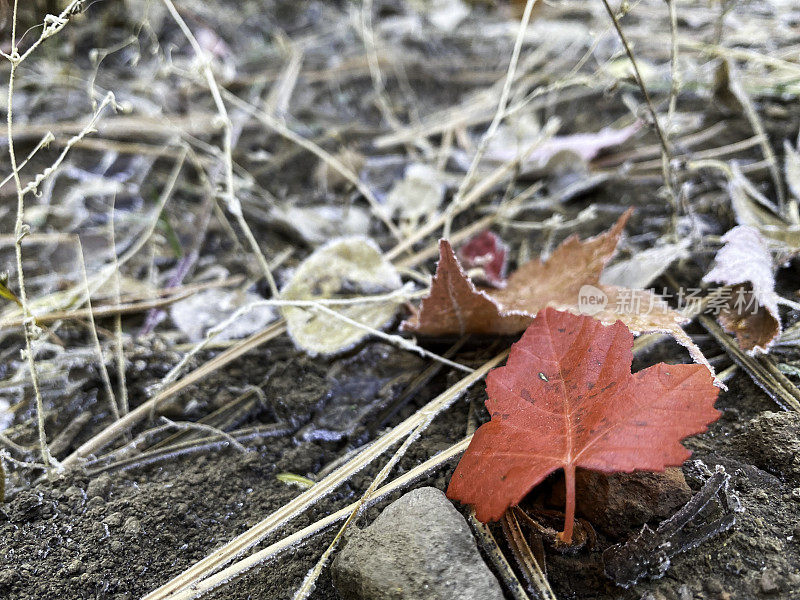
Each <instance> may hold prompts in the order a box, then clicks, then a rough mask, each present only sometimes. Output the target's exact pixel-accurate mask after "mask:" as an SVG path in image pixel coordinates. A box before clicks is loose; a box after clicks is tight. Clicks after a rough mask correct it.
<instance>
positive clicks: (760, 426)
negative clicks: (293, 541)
mask: <svg viewBox="0 0 800 600" xmlns="http://www.w3.org/2000/svg"><path fill="white" fill-rule="evenodd" d="M279 354H281V353H280V352H276V351H275V350H272V351H271V352H269V351H268V352H264V351H261V352H256V353H254V354H253V355H252V356H248V357H247V358H245V359H242V360H241V361H239V364H237V365H234V366H233V369H232V370H233V372H234V373H235V372H237V370H238V369H241V370H242V371H248V370H249V369H256V368H258V367H259V366H260V365H263V364H265V362H266V361H270V362H276V361H277V362H278V363H279V364H280V368H279V369H277V370H276V372H275V373H274V374H273V375H272V377H271V378H270V381H269V382H268V383H267V384H266V386H265V394H266V398H267V402H271V403H273V404H274V406H275V407H276V408H275V409H272V408H270V409H268V410H263V409H262V410H259V411H254V413H253V414H260V415H261V417H262V418H263V417H264V416H265V415H274V414H276V413H277V414H279V413H280V412H281V410H282V408H281V405H283V404H285V403H286V402H291V403H292V405H293V406H295V407H301V408H300V410H299V411H294V412H293V414H294V416H295V417H296V419H297V420H296V422H295V423H294V424H293V425H292V426H290V427H288V428H285V429H283V430H280V431H278V430H276V431H277V433H276V435H275V436H274V437H270V438H268V439H265V440H263V441H262V442H261V443H258V444H255V445H252V444H251V445H248V448H247V451H246V452H241V451H237V450H235V449H233V448H230V447H220V448H216V449H214V450H210V451H204V452H200V453H197V454H193V455H191V456H177V457H170V458H169V459H167V460H162V461H160V462H157V463H152V464H147V465H144V466H138V465H135V464H134V465H130V466H128V468H127V469H125V470H122V471H120V470H116V469H112V470H108V471H105V472H99V473H95V474H93V475H87V474H85V473H84V472H81V471H75V472H69V473H66V474H64V475H61V476H55V477H54V478H52V479H51V480H43V481H40V482H38V483H36V484H34V485H32V486H31V487H30V488H28V489H20V490H17V491H15V492H14V493H13V494H12V495H11V497H10V498H8V501H7V502H6V503H5V504H4V505H3V506H2V512H1V513H0V539H2V540H3V549H2V551H0V590H2V594H3V596H2V597H4V598H13V599H19V600H34V599H36V600H40V599H43V598H113V599H120V600H121V599H123V598H139V597H141V596H142V595H144V594H145V593H147V592H148V591H151V590H152V589H154V588H155V587H157V586H159V585H160V584H163V583H164V582H166V581H167V580H168V579H169V578H171V577H172V576H174V575H176V574H178V573H179V572H181V571H182V570H183V569H185V568H186V567H188V566H190V565H191V564H192V563H193V562H195V561H197V560H199V559H201V558H202V557H204V556H205V555H206V554H207V553H208V552H209V551H211V550H213V549H215V548H217V547H219V546H220V545H222V544H223V543H224V542H226V541H228V540H229V539H231V538H232V537H233V536H235V535H237V534H239V533H242V532H243V531H245V530H246V529H247V528H248V527H251V526H252V525H254V524H255V523H257V522H258V521H259V520H260V519H262V518H264V517H265V516H267V515H268V514H270V513H271V512H273V511H274V510H276V509H277V508H279V507H280V506H282V505H283V504H285V503H286V502H287V501H289V500H290V499H291V498H292V497H293V496H295V495H296V494H298V493H299V491H300V490H299V488H297V487H294V486H293V485H290V484H287V483H284V482H283V481H281V480H279V479H277V478H276V475H277V474H278V473H281V472H291V473H295V474H300V475H304V476H308V477H310V478H314V477H315V476H316V475H315V474H316V473H318V472H319V471H320V470H321V469H322V468H323V467H324V466H325V465H326V464H329V463H331V462H332V461H334V460H336V458H337V457H339V456H341V455H342V454H343V453H344V452H345V451H346V450H348V449H349V448H352V447H353V446H354V445H358V444H362V443H364V442H365V441H367V439H368V438H369V437H370V434H369V433H368V432H366V431H348V432H344V433H342V432H341V431H340V432H337V433H335V434H334V433H333V432H334V430H335V427H334V426H332V423H331V420H330V413H331V410H330V409H332V408H336V409H337V410H342V411H355V412H357V413H358V414H359V415H360V418H361V421H360V422H362V423H365V424H369V423H370V420H371V419H380V418H381V417H382V416H383V415H385V414H386V408H387V406H391V404H392V402H393V401H394V400H396V399H398V398H401V397H402V391H403V389H404V385H406V384H407V381H404V380H403V379H404V378H402V377H401V379H400V380H397V375H398V373H400V372H403V373H405V374H406V375H407V373H409V372H410V373H415V374H416V373H419V372H420V371H421V368H422V367H423V366H424V365H423V363H422V361H421V360H420V359H416V358H415V357H412V358H411V359H409V358H408V354H407V353H403V352H401V351H398V350H395V349H393V348H391V347H388V346H386V345H384V344H375V343H372V344H366V345H364V346H363V347H362V348H361V349H360V350H358V351H356V352H354V353H353V355H352V356H350V357H349V358H346V359H343V361H344V363H345V365H346V366H345V367H344V368H342V367H339V368H336V369H334V368H333V365H332V364H331V363H325V362H324V361H319V360H313V361H312V360H309V359H307V358H305V357H303V356H301V355H298V354H296V353H294V352H293V351H292V350H291V349H290V348H289V347H288V346H287V347H285V351H284V353H283V357H280V358H279V357H278V356H276V355H279ZM483 356H487V354H486V352H485V349H480V348H474V349H472V350H471V351H467V352H466V353H465V355H464V356H463V358H464V360H465V361H467V363H468V364H469V359H470V358H471V359H472V361H474V362H477V361H479V360H480V359H481V358H482V357H483ZM647 360H649V357H644V358H640V359H639V360H637V362H642V364H645V363H646V362H647ZM387 365H390V366H387ZM639 366H642V365H636V364H635V365H634V367H635V368H636V367H639ZM331 373H334V374H333V375H331ZM405 379H406V380H407V377H406V378H405ZM298 381H300V382H302V383H301V385H300V386H298ZM365 382H369V383H371V384H372V386H371V390H372V391H373V393H372V394H370V393H369V392H368V390H369V389H370V386H369V385H365ZM447 383H448V382H447V377H443V376H442V377H439V378H437V379H435V380H434V381H432V382H431V383H429V384H428V385H427V386H426V388H425V389H423V390H422V391H420V392H419V393H418V395H416V396H415V397H414V398H413V399H412V400H411V401H410V402H409V403H408V404H406V405H405V406H400V407H398V408H397V411H396V412H397V414H396V415H395V416H393V417H392V418H390V420H389V422H388V424H389V425H391V424H392V423H393V422H397V420H398V419H401V418H402V417H403V416H404V415H407V414H410V412H411V411H412V410H414V409H415V408H416V407H418V406H420V405H421V404H422V403H424V402H425V401H426V400H427V399H429V398H430V397H432V395H433V394H435V393H436V392H438V391H441V390H442V389H444V386H446V385H447ZM213 384H214V382H213V381H212V382H210V385H209V386H204V388H201V389H199V390H197V391H196V392H194V393H193V395H197V394H203V393H204V392H205V391H208V392H211V391H212V390H213V389H214V388H213ZM353 388H358V389H359V390H361V391H360V392H359V393H356V394H351V395H350V396H349V397H348V396H347V395H346V393H344V394H343V392H342V390H348V389H353ZM482 395H483V390H482V386H481V385H476V386H475V387H474V388H473V389H472V390H470V392H468V393H467V395H466V397H464V398H462V399H461V400H459V401H458V402H457V403H456V404H455V405H454V406H453V407H451V408H450V409H449V410H448V411H446V412H445V413H444V414H442V415H441V416H440V417H439V418H437V420H436V421H435V422H434V423H433V424H432V425H431V427H430V429H429V430H428V431H427V432H426V435H425V436H423V438H422V439H420V441H419V442H418V443H417V444H415V445H414V446H413V447H412V449H411V450H410V452H409V454H408V455H407V456H406V457H405V458H404V459H403V460H402V461H401V464H400V465H399V466H398V469H397V472H396V473H395V474H397V473H400V472H403V471H405V470H407V469H409V468H412V467H413V466H415V465H416V464H418V463H419V462H420V461H422V460H424V459H426V458H427V457H429V456H431V455H433V454H435V453H436V452H438V451H441V450H443V449H444V448H446V447H447V446H448V445H450V444H451V443H453V442H455V441H457V440H458V439H460V438H461V437H463V435H464V433H465V430H466V423H467V420H468V412H469V406H470V404H472V405H473V406H479V405H480V400H481V398H482ZM342 402H344V403H345V405H343V404H342ZM343 406H344V407H343ZM717 406H718V408H720V410H722V413H723V416H722V418H721V419H720V420H719V421H718V422H717V423H715V424H714V425H712V427H711V429H710V431H709V433H708V434H706V435H704V436H702V437H698V438H694V439H692V440H690V441H689V442H688V445H689V446H690V447H691V448H692V449H693V451H694V455H693V458H694V459H699V460H702V461H704V463H705V464H707V465H708V466H710V467H712V468H713V467H714V466H715V465H723V466H724V467H725V468H726V470H727V472H728V473H730V474H731V475H732V476H733V477H732V481H733V489H734V490H735V493H736V494H737V495H738V497H739V499H740V501H741V503H742V506H743V508H744V512H743V513H741V514H740V515H738V516H737V523H736V525H735V526H734V527H733V528H732V529H731V530H730V531H728V532H725V533H722V534H720V535H719V536H717V537H715V538H713V539H712V540H710V541H708V542H706V543H704V544H701V545H700V546H699V547H698V548H696V549H693V550H690V551H688V552H686V553H685V554H682V555H679V556H677V557H675V558H674V559H673V561H672V566H671V568H670V569H669V570H668V571H667V574H666V575H665V577H664V578H663V579H660V580H655V581H644V582H641V583H639V584H637V585H636V586H634V588H632V589H630V590H624V589H621V588H618V587H616V586H614V585H613V584H612V583H611V582H610V581H609V580H608V579H607V578H605V577H604V575H603V572H602V570H603V567H602V559H601V551H602V550H603V549H604V546H607V545H609V544H610V543H613V542H614V541H616V540H610V539H605V538H603V537H602V536H600V537H599V539H598V543H597V546H596V547H595V548H593V549H591V550H589V549H587V550H583V551H581V552H580V553H578V554H576V555H571V556H568V555H561V554H558V553H555V552H553V551H549V552H548V556H547V567H548V573H549V578H550V581H551V584H552V586H553V589H554V591H555V592H556V594H557V595H558V597H559V598H587V599H588V598H609V599H611V598H630V599H634V598H636V599H639V598H643V597H648V596H646V594H647V593H650V594H651V595H652V597H653V598H656V599H660V598H666V599H669V600H673V599H675V600H683V599H685V598H720V599H723V598H755V597H775V598H792V597H795V592H793V591H792V590H797V589H800V578H798V575H797V574H798V572H800V528H799V526H798V523H800V465H799V464H798V461H797V459H796V456H797V455H796V454H793V453H792V450H793V449H796V448H797V447H798V445H800V419H798V418H797V417H796V416H795V415H793V414H790V413H773V412H771V411H773V410H775V407H774V406H773V405H772V404H771V401H770V400H769V399H767V398H766V397H765V396H764V394H763V393H762V392H761V391H760V390H759V389H758V388H757V387H756V386H755V385H754V384H753V383H752V382H751V381H749V379H747V377H746V376H742V375H739V376H737V377H735V378H733V380H732V381H731V382H730V389H729V391H728V392H727V393H724V394H722V395H721V397H720V400H719V402H718V404H717ZM334 412H335V411H334ZM479 415H480V416H481V418H484V419H485V418H486V415H485V414H482V413H481V412H480V411H479ZM251 418H254V419H257V418H258V417H253V415H251ZM753 419H755V421H753ZM265 420H267V421H268V420H269V419H265ZM453 467H454V465H453V464H450V465H447V466H445V467H442V468H441V469H440V470H439V471H436V472H433V473H431V474H429V476H427V477H425V478H424V479H423V480H420V481H419V482H418V483H417V484H415V485H433V486H436V487H438V488H440V489H445V488H446V484H447V481H448V478H449V475H450V473H451V472H452V469H453ZM371 475H374V470H373V469H367V470H366V471H365V472H363V473H362V474H359V475H358V476H357V477H355V478H354V479H353V480H352V481H351V482H349V483H348V484H345V485H343V486H342V487H340V488H339V489H337V490H336V491H335V492H334V493H333V494H331V495H330V496H328V497H326V498H324V499H323V500H321V501H320V502H318V503H317V504H316V505H315V506H314V507H313V508H312V509H310V510H309V511H308V512H307V513H304V514H303V515H300V516H298V517H297V518H295V519H294V520H292V521H291V522H290V523H289V525H288V526H287V528H286V529H285V530H283V531H282V532H280V533H281V534H286V533H288V532H290V531H291V530H295V529H298V528H301V527H304V526H306V525H308V524H310V523H311V522H313V521H314V520H316V519H318V518H320V517H322V516H324V515H325V514H328V513H329V512H331V511H333V510H336V509H338V508H339V507H340V506H341V505H342V504H343V503H344V502H347V501H352V500H353V499H354V498H355V497H356V494H357V493H358V490H363V489H364V488H365V487H366V485H368V482H369V477H370V476H371ZM689 481H690V483H692V482H693V480H692V479H691V478H689ZM697 485H698V483H697V482H694V487H697ZM396 497H397V494H395V495H394V496H393V497H389V498H386V499H385V500H384V501H382V502H381V503H378V504H377V505H375V506H374V507H372V508H371V509H369V510H368V511H366V512H365V514H364V516H363V517H362V519H361V524H362V525H363V524H364V523H368V522H369V521H370V520H371V519H372V518H374V516H375V515H376V514H377V511H378V510H380V508H381V507H382V506H384V505H385V503H386V502H389V501H391V500H392V499H394V498H396ZM651 524H653V525H654V524H655V523H651ZM630 533H631V534H632V533H634V531H633V530H631V531H630ZM331 535H332V534H331V532H330V531H329V532H325V533H323V534H320V535H317V536H314V537H311V538H310V539H308V540H306V541H305V542H304V543H302V544H300V545H298V546H296V547H294V548H291V549H289V550H287V551H286V552H284V553H283V554H281V555H279V556H278V557H276V558H275V559H274V560H272V561H271V562H269V563H267V564H265V565H263V566H261V567H258V568H256V569H254V570H253V571H251V572H250V573H248V574H247V575H246V576H244V577H242V578H241V579H239V580H238V581H236V582H235V583H234V584H232V585H230V586H227V587H226V588H225V589H224V590H221V591H219V592H217V593H216V594H214V593H212V594H211V595H210V596H209V597H211V598H220V599H221V598H227V599H230V600H239V599H245V598H262V599H275V600H279V599H282V598H287V597H291V594H292V593H293V590H294V589H296V587H297V586H298V585H299V584H300V583H301V582H302V579H303V577H304V576H305V574H306V572H307V571H308V569H309V568H311V567H312V566H313V564H314V563H315V561H316V560H317V558H318V556H319V554H320V553H321V552H322V550H323V549H324V548H325V547H326V546H327V544H328V543H329V542H330V538H331ZM268 541H269V540H267V542H268ZM313 597H314V598H318V599H320V600H321V599H329V600H333V599H337V598H339V596H338V595H337V593H336V591H335V589H334V588H333V586H332V584H331V581H330V577H329V574H328V573H327V572H326V573H324V574H323V576H322V578H321V579H320V581H319V582H318V584H317V588H316V590H315V592H314V595H313Z"/></svg>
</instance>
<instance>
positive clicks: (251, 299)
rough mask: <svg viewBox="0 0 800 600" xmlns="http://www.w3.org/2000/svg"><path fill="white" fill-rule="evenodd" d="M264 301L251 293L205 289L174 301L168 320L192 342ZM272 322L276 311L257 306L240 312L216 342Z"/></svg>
mask: <svg viewBox="0 0 800 600" xmlns="http://www.w3.org/2000/svg"><path fill="white" fill-rule="evenodd" d="M260 300H263V298H262V297H261V296H259V295H258V294H255V293H253V292H244V291H241V290H235V291H228V290H221V289H216V288H212V289H208V290H203V291H200V292H198V293H196V294H193V295H191V296H189V297H188V298H185V299H183V300H179V301H178V302H175V303H174V304H173V305H172V306H171V307H170V309H169V314H170V318H171V319H172V321H173V323H175V325H176V326H177V327H178V329H180V330H181V332H183V334H184V335H186V337H188V338H189V340H191V341H192V342H199V341H200V340H202V339H203V337H204V336H205V335H206V333H207V332H208V330H209V329H211V328H213V327H215V326H217V325H219V324H220V323H222V322H223V321H225V319H228V318H229V317H231V316H232V315H233V314H234V313H235V312H236V311H237V310H239V309H240V308H243V307H245V306H247V305H249V304H253V303H256V302H258V301H260ZM274 320H275V311H273V310H272V308H270V307H269V306H265V305H263V304H262V305H258V306H254V307H252V308H251V309H250V310H248V311H246V312H243V313H242V314H241V315H240V316H239V317H238V318H237V319H236V320H234V321H233V322H232V323H230V324H229V325H228V326H226V327H225V328H224V329H223V330H222V331H220V332H219V333H218V334H217V335H216V336H215V338H214V339H215V340H216V341H224V340H235V339H239V338H243V337H247V336H248V335H251V334H253V333H255V332H256V331H259V330H261V329H263V328H264V327H265V326H266V325H267V324H268V323H270V322H272V321H274Z"/></svg>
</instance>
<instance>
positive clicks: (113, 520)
mask: <svg viewBox="0 0 800 600" xmlns="http://www.w3.org/2000/svg"><path fill="white" fill-rule="evenodd" d="M103 523H105V524H106V525H108V526H109V527H119V526H120V525H121V524H122V513H119V512H115V513H111V514H110V515H108V516H107V517H106V518H104V519H103Z"/></svg>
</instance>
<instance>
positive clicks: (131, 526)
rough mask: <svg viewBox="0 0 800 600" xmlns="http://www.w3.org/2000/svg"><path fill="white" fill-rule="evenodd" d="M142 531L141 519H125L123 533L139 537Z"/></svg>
mask: <svg viewBox="0 0 800 600" xmlns="http://www.w3.org/2000/svg"><path fill="white" fill-rule="evenodd" d="M141 531H142V524H141V523H140V522H139V519H137V518H135V517H128V518H127V519H125V524H124V525H123V526H122V532H123V533H124V534H125V535H139V534H140V533H141Z"/></svg>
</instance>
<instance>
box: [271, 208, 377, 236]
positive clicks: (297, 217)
mask: <svg viewBox="0 0 800 600" xmlns="http://www.w3.org/2000/svg"><path fill="white" fill-rule="evenodd" d="M269 216H270V222H271V223H272V224H273V225H278V226H280V227H283V228H286V229H288V230H290V231H291V232H292V233H295V234H297V235H299V236H300V237H301V238H302V239H303V240H304V241H305V242H307V243H309V244H312V245H317V244H322V243H324V242H327V241H329V240H332V239H334V238H337V237H344V236H354V235H366V233H367V232H368V231H369V227H370V215H369V212H368V211H367V210H366V209H364V208H361V207H360V206H336V205H329V204H323V205H318V206H286V207H279V206H275V207H273V208H272V209H271V210H270V215H269Z"/></svg>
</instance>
